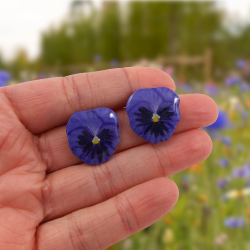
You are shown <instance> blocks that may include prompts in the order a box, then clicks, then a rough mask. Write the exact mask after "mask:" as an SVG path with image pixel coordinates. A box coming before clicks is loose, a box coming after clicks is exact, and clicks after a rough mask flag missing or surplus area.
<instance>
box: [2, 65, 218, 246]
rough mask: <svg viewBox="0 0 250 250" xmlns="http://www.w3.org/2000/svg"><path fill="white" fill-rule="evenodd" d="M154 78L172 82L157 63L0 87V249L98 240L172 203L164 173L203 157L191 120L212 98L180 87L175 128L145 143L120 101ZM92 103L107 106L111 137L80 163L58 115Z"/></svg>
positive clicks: (212, 112) (200, 118)
mask: <svg viewBox="0 0 250 250" xmlns="http://www.w3.org/2000/svg"><path fill="white" fill-rule="evenodd" d="M157 86H164V87H168V88H171V89H174V88H175V86H174V82H173V80H172V79H171V78H170V77H169V76H168V75H167V74H165V73H164V72H162V71H159V70H155V69H150V68H139V67H136V68H135V67H134V68H125V69H113V70H106V71H101V72H95V73H88V74H77V75H73V76H68V77H64V78H52V79H45V80H38V81H33V82H27V83H22V84H19V85H16V86H11V87H5V88H0V159H1V160H0V218H1V219H0V232H1V233H0V249H2V250H16V249H17V250H34V249H35V250H52V249H53V250H54V249H60V250H64V249H65V250H66V249H67V250H70V249H88V250H90V249H93V250H99V249H104V248H106V247H108V246H110V245H112V244H114V243H116V242H118V241H120V240H122V239H124V238H126V237H128V236H129V235H131V234H133V233H136V232H138V231H140V230H142V229H143V228H145V227H148V226H149V225H150V224H152V223H154V222H155V221H157V220H158V219H160V218H161V217H162V216H163V215H165V214H166V213H167V212H168V211H169V210H171V209H172V207H173V206H174V205H175V203H176V201H177V199H178V189H177V187H176V185H175V184H174V182H173V181H172V180H170V179H168V178H167V176H169V175H173V174H175V173H177V172H179V171H181V170H183V169H185V168H187V167H189V166H191V165H193V164H196V163H198V162H200V161H203V160H204V159H206V158H207V157H208V155H209V154H210V152H211V149H212V143H211V140H210V138H209V136H208V135H207V134H206V133H205V132H204V131H202V130H199V129H198V128H199V127H203V126H207V125H209V124H211V123H212V122H214V121H215V120H216V117H217V107H216V104H215V103H214V101H213V100H212V99H210V98H209V97H207V96H204V95H200V94H192V95H182V96H180V99H181V101H180V110H181V121H180V122H179V124H178V125H177V128H176V131H175V134H174V135H173V136H172V137H171V138H170V140H168V141H166V142H162V143H158V144H149V143H146V142H145V141H144V140H143V139H142V138H141V137H139V136H137V135H136V134H135V133H134V132H133V131H132V130H131V128H130V126H129V121H128V117H127V114H126V110H125V109H122V107H124V106H125V104H126V102H127V100H128V98H129V96H130V95H131V94H132V93H133V92H134V91H136V90H137V89H139V88H150V87H157ZM97 107H107V108H111V109H113V110H115V111H116V113H117V115H118V117H119V120H120V134H121V140H120V143H119V145H118V147H117V150H116V154H115V155H114V156H113V157H112V158H111V159H110V160H109V161H108V162H107V163H104V164H101V165H98V166H88V165H86V164H84V163H82V162H81V161H80V160H79V159H78V158H77V157H75V156H74V155H73V153H72V152H71V150H70V148H69V145H68V140H67V136H66V129H65V125H66V123H67V121H68V120H69V118H70V116H71V115H72V114H73V113H74V112H76V111H79V110H89V109H93V108H97Z"/></svg>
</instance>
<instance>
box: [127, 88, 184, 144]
mask: <svg viewBox="0 0 250 250" xmlns="http://www.w3.org/2000/svg"><path fill="white" fill-rule="evenodd" d="M179 103H180V99H179V97H178V96H177V95H176V94H175V92H174V91H172V90H171V89H169V88H166V87H157V88H148V89H139V90H137V91H136V92H135V93H133V94H132V95H131V96H130V98H129V100H128V102H127V105H126V110H127V113H128V116H129V120H130V126H131V128H132V129H133V130H134V132H135V133H136V134H138V135H139V136H141V137H143V138H144V139H145V140H146V141H148V142H150V143H158V142H162V141H166V140H168V139H169V138H170V137H171V135H172V134H173V133H174V131H175V128H176V125H177V124H178V122H179V121H180V118H181V117H180V109H179Z"/></svg>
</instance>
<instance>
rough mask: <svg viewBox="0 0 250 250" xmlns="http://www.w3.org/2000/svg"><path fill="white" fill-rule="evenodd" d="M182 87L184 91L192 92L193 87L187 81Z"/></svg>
mask: <svg viewBox="0 0 250 250" xmlns="http://www.w3.org/2000/svg"><path fill="white" fill-rule="evenodd" d="M182 89H183V90H184V91H186V92H191V91H192V87H191V86H190V85H189V84H187V83H185V84H183V85H182Z"/></svg>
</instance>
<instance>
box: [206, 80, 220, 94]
mask: <svg viewBox="0 0 250 250" xmlns="http://www.w3.org/2000/svg"><path fill="white" fill-rule="evenodd" d="M205 90H206V92H207V93H208V94H209V95H214V96H215V95H217V94H218V88H217V87H216V85H215V84H214V83H208V84H206V86H205Z"/></svg>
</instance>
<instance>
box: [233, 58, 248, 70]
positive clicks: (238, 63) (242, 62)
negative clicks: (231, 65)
mask: <svg viewBox="0 0 250 250" xmlns="http://www.w3.org/2000/svg"><path fill="white" fill-rule="evenodd" d="M235 64H236V67H238V68H244V67H245V66H246V61H245V60H242V59H239V60H237V61H236V63H235Z"/></svg>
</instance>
